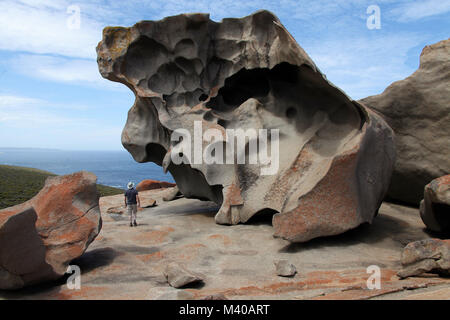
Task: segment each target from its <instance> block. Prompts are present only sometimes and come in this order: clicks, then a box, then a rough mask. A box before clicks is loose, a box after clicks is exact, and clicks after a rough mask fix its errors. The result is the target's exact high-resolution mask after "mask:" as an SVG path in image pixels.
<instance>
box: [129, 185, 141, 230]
mask: <svg viewBox="0 0 450 320" xmlns="http://www.w3.org/2000/svg"><path fill="white" fill-rule="evenodd" d="M127 187H128V190H127V191H125V208H127V209H128V214H129V215H130V227H132V226H135V227H136V226H137V222H136V215H137V208H138V207H140V206H141V201H140V200H139V193H138V191H137V190H136V189H135V188H134V183H133V182H131V181H130V182H128V185H127Z"/></svg>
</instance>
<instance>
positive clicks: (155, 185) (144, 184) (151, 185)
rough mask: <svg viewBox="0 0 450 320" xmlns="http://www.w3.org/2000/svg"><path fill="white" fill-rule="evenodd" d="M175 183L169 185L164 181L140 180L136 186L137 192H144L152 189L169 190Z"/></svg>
mask: <svg viewBox="0 0 450 320" xmlns="http://www.w3.org/2000/svg"><path fill="white" fill-rule="evenodd" d="M175 186H176V184H175V183H170V182H166V181H158V180H151V179H146V180H142V181H141V182H139V183H138V185H137V186H136V190H137V191H145V190H153V189H161V188H171V187H175Z"/></svg>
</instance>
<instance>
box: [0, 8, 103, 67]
mask: <svg viewBox="0 0 450 320" xmlns="http://www.w3.org/2000/svg"><path fill="white" fill-rule="evenodd" d="M70 4H71V3H70V2H68V1H43V2H41V1H39V2H38V1H31V0H27V1H20V2H18V1H10V0H4V1H1V2H0V49H1V50H8V51H25V52H33V53H40V54H48V53H50V54H59V55H64V56H70V57H79V58H91V59H94V58H95V57H96V53H95V47H96V45H97V43H98V42H99V41H100V40H101V34H102V33H101V31H102V25H101V24H100V23H99V22H97V21H95V20H93V19H90V18H88V17H86V16H83V11H81V23H80V29H75V30H71V29H69V28H68V26H67V21H68V18H69V17H70V14H68V13H67V8H68V6H69V5H70ZM80 8H81V10H82V7H80Z"/></svg>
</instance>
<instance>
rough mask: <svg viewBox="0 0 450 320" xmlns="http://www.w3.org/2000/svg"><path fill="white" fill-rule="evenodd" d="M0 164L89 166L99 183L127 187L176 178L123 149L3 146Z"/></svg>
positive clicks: (58, 170)
mask: <svg viewBox="0 0 450 320" xmlns="http://www.w3.org/2000/svg"><path fill="white" fill-rule="evenodd" d="M0 164H6V165H13V166H23V167H31V168H36V169H41V170H45V171H49V172H52V173H55V174H58V175H63V174H69V173H73V172H77V171H80V170H86V171H90V172H92V173H94V174H95V175H97V178H98V180H97V183H99V184H103V185H107V186H111V187H116V188H121V189H125V187H126V185H127V183H128V182H129V181H133V182H134V183H136V184H137V183H139V182H140V181H142V180H144V179H153V180H162V181H169V182H174V180H173V178H172V176H171V175H170V174H164V172H163V169H162V168H161V167H160V166H158V165H156V164H154V163H137V162H136V161H134V160H133V157H132V156H131V155H130V154H129V153H128V152H127V151H125V150H123V151H66V150H54V149H31V148H30V149H28V148H24V149H19V148H0Z"/></svg>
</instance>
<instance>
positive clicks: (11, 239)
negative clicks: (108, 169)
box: [0, 171, 102, 289]
mask: <svg viewBox="0 0 450 320" xmlns="http://www.w3.org/2000/svg"><path fill="white" fill-rule="evenodd" d="M96 181H97V177H96V176H95V175H94V174H92V173H89V172H85V171H82V172H77V173H74V174H70V175H65V176H58V177H52V178H48V179H47V180H46V182H45V185H44V187H43V188H42V190H41V191H40V192H39V193H38V194H37V195H36V196H35V197H34V198H32V199H30V200H29V201H27V202H24V203H22V204H20V205H17V206H14V207H10V208H6V209H3V210H0V289H18V288H22V287H24V286H27V285H32V284H36V283H40V282H44V281H49V280H55V279H57V278H59V277H61V276H62V275H64V273H65V272H66V270H67V266H68V265H69V263H70V262H71V261H72V260H73V259H75V258H78V257H79V256H81V255H82V254H83V252H84V251H85V250H86V249H87V247H88V246H89V244H90V243H91V242H92V241H93V240H94V239H95V237H96V236H97V235H98V233H99V232H100V229H101V225H102V220H101V216H100V211H99V206H98V200H99V195H98V193H97V186H96Z"/></svg>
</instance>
